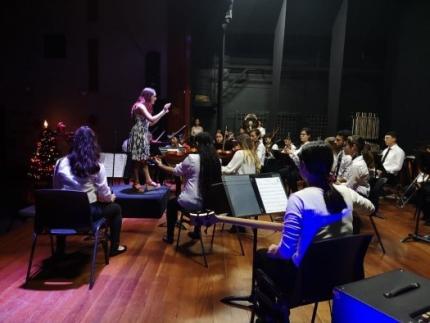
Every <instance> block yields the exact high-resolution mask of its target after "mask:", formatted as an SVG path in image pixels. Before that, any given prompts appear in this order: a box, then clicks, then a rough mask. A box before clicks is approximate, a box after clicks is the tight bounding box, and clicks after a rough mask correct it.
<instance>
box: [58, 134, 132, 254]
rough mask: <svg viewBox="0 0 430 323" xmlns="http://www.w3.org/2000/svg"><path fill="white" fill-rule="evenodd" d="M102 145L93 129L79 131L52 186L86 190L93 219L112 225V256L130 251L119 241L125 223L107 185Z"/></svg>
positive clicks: (62, 241) (61, 246)
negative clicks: (105, 220) (101, 152)
mask: <svg viewBox="0 0 430 323" xmlns="http://www.w3.org/2000/svg"><path fill="white" fill-rule="evenodd" d="M99 160H100V148H99V145H98V143H97V138H96V135H95V133H94V131H92V130H91V128H89V127H86V126H83V127H80V128H79V129H78V130H76V132H75V134H74V137H73V146H72V150H71V152H70V153H69V154H68V155H67V156H65V157H63V158H61V159H59V160H58V161H57V163H56V165H55V169H54V178H53V187H54V188H56V189H64V190H76V191H82V192H86V193H87V194H88V200H89V202H90V207H91V216H92V221H94V222H95V221H97V220H99V219H100V218H102V217H105V218H106V219H107V220H108V222H109V226H110V240H111V246H110V255H111V256H115V255H118V254H120V253H123V252H124V251H126V250H127V247H126V246H122V245H120V244H119V241H120V232H121V224H122V216H121V207H120V206H119V205H118V204H116V203H114V201H115V195H114V194H112V193H111V190H110V188H109V186H108V184H107V178H106V171H105V168H104V166H103V164H101V163H100V162H99ZM64 249H65V238H64V237H62V239H61V237H60V239H58V240H57V252H58V253H59V254H62V253H64Z"/></svg>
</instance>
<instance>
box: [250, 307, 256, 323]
mask: <svg viewBox="0 0 430 323" xmlns="http://www.w3.org/2000/svg"><path fill="white" fill-rule="evenodd" d="M254 320H255V308H254V307H252V309H251V318H250V320H249V323H254Z"/></svg>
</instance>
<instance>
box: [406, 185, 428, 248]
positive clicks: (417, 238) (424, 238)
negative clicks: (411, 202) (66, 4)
mask: <svg viewBox="0 0 430 323" xmlns="http://www.w3.org/2000/svg"><path fill="white" fill-rule="evenodd" d="M426 185H430V183H427V184H426ZM421 189H422V188H421ZM423 194H424V193H423ZM424 203H430V202H427V201H426V196H422V197H421V198H420V200H419V201H417V207H416V210H415V230H414V232H412V233H409V234H408V236H407V237H405V238H403V239H402V240H401V242H409V241H422V242H427V243H430V235H422V234H420V233H419V229H420V216H421V212H422V208H423V205H424Z"/></svg>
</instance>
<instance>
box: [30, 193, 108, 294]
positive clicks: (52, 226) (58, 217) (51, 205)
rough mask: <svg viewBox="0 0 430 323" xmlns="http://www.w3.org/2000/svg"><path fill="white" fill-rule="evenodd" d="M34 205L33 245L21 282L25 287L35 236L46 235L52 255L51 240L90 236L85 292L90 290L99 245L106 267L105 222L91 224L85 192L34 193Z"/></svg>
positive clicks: (106, 238)
mask: <svg viewBox="0 0 430 323" xmlns="http://www.w3.org/2000/svg"><path fill="white" fill-rule="evenodd" d="M35 202H36V203H35V205H36V214H35V220H34V230H33V243H32V247H31V253H30V260H29V263H28V269H27V276H26V280H25V281H26V283H27V282H28V281H29V280H30V271H31V266H32V262H33V256H34V251H35V248H36V242H37V237H38V236H39V235H41V234H49V235H50V237H51V249H52V253H54V248H53V244H52V236H69V235H91V236H93V237H94V246H93V252H92V260H91V273H90V280H89V289H92V287H93V286H94V281H95V264H96V255H97V247H98V244H99V243H102V245H103V250H104V254H105V263H106V264H109V253H108V242H107V240H108V237H107V225H106V220H105V219H104V218H101V219H100V220H97V221H96V222H92V220H91V209H90V204H89V201H88V196H87V193H85V192H81V191H70V190H57V189H42V190H37V191H36V194H35Z"/></svg>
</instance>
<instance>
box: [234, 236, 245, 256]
mask: <svg viewBox="0 0 430 323" xmlns="http://www.w3.org/2000/svg"><path fill="white" fill-rule="evenodd" d="M236 235H237V240H239V245H240V252H241V254H242V256H245V250H243V245H242V239H240V232H239V231H237V232H236Z"/></svg>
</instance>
